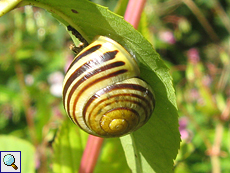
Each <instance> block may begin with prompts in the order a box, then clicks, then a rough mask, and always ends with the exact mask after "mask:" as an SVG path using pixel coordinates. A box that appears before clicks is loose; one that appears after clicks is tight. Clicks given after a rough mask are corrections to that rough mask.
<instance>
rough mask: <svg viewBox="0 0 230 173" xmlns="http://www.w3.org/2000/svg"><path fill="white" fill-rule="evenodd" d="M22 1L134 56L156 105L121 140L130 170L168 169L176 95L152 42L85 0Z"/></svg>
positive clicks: (175, 144) (176, 139)
mask: <svg viewBox="0 0 230 173" xmlns="http://www.w3.org/2000/svg"><path fill="white" fill-rule="evenodd" d="M23 5H34V6H38V7H41V8H45V9H46V10H48V11H49V12H51V13H52V15H53V16H54V17H56V18H57V19H58V20H59V21H60V22H61V23H63V24H64V25H65V26H69V25H70V26H72V27H73V28H75V29H76V30H77V31H78V32H79V33H80V34H81V35H82V36H83V37H84V38H85V39H86V40H87V41H88V42H91V41H92V39H93V38H94V37H95V36H96V35H104V36H108V37H110V38H112V39H114V40H116V41H117V42H119V43H120V44H121V45H123V46H124V47H125V48H126V49H127V50H128V51H129V52H130V53H131V54H132V55H133V56H134V57H135V58H136V59H137V60H138V62H139V66H140V70H141V77H142V78H143V79H144V80H146V81H147V82H148V83H149V84H150V85H151V86H152V88H153V90H154V92H155V96H156V108H155V111H154V113H153V116H152V118H151V119H150V121H149V122H148V123H147V124H146V125H145V126H143V127H142V128H141V129H140V130H138V131H136V132H135V133H133V135H132V138H131V136H129V135H127V136H125V137H123V138H121V141H122V144H123V146H124V149H125V152H126V157H127V160H128V163H129V166H130V168H131V169H132V171H133V172H138V173H141V172H148V173H149V172H160V173H162V172H163V173H164V172H167V173H168V172H172V168H173V159H175V157H176V155H177V152H178V149H179V143H180V135H179V130H178V114H177V107H176V97H175V93H174V88H173V86H172V79H171V77H170V75H169V72H168V68H167V67H166V66H165V65H164V63H163V61H162V60H161V59H160V57H159V55H158V54H157V53H156V51H155V50H154V49H153V47H152V45H151V44H150V43H149V42H148V41H147V40H146V39H145V38H144V37H143V36H142V35H141V34H140V33H139V32H138V31H136V30H135V29H134V28H133V27H132V26H131V25H130V24H129V23H127V22H126V21H125V20H124V19H123V18H122V17H120V16H119V15H116V14H114V13H112V12H110V11H109V10H108V9H107V8H105V7H102V6H99V5H95V4H93V3H91V2H89V1H86V0H68V1H62V0H56V1H53V0H36V1H35V0H25V1H22V2H21V3H19V5H18V6H23ZM72 38H74V37H72ZM74 41H75V42H77V41H76V39H74ZM63 158H64V157H63ZM63 158H62V159H63ZM69 161H70V160H69ZM64 162H67V160H64Z"/></svg>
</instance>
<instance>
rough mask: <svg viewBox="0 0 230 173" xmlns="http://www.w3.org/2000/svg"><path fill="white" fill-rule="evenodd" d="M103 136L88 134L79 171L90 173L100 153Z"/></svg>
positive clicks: (80, 172)
mask: <svg viewBox="0 0 230 173" xmlns="http://www.w3.org/2000/svg"><path fill="white" fill-rule="evenodd" d="M102 143H103V138H100V137H96V136H92V135H89V138H88V141H87V144H86V148H85V150H84V153H83V156H82V159H81V165H80V169H79V173H92V172H93V170H94V167H95V165H96V163H97V158H98V156H99V154H100V150H101V146H102Z"/></svg>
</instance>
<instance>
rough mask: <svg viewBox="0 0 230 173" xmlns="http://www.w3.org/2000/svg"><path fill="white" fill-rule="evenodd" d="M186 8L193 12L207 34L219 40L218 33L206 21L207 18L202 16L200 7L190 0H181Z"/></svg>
mask: <svg viewBox="0 0 230 173" xmlns="http://www.w3.org/2000/svg"><path fill="white" fill-rule="evenodd" d="M182 1H183V2H184V3H185V4H186V5H187V7H188V8H190V10H191V11H192V12H193V14H194V15H195V16H196V17H197V19H198V21H199V22H200V24H201V25H202V26H203V28H204V29H205V31H206V32H207V34H208V35H209V36H210V38H211V39H212V40H213V41H214V42H217V41H219V37H218V35H217V34H216V33H215V31H214V29H213V28H212V26H211V25H210V23H209V22H208V20H207V19H206V18H205V17H204V15H203V14H202V12H201V11H200V9H199V8H198V7H197V6H196V4H195V3H194V2H193V1H192V0H182Z"/></svg>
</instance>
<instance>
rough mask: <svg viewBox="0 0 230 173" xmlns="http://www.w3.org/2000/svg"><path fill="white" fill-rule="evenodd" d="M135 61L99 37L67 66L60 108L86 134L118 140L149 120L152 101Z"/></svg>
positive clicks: (106, 39) (119, 48)
mask: <svg viewBox="0 0 230 173" xmlns="http://www.w3.org/2000/svg"><path fill="white" fill-rule="evenodd" d="M139 76H140V70H139V67H138V65H137V62H136V60H135V59H134V58H133V57H132V56H131V55H130V53H128V52H127V50H126V49H125V48H124V47H122V46H121V45H120V44H119V43H117V42H116V41H114V40H112V39H110V38H108V37H105V36H98V37H96V38H95V39H94V41H93V42H92V43H91V44H89V45H88V46H87V47H85V48H84V49H83V50H82V51H81V52H80V53H79V54H78V55H77V56H76V57H75V58H74V60H73V62H72V63H71V64H70V66H69V68H68V70H67V72H66V76H65V78H64V82H63V104H64V108H65V110H66V112H67V114H68V116H69V117H70V119H71V120H72V121H73V122H74V123H75V124H77V125H78V126H79V127H80V128H81V129H83V130H84V131H86V132H87V133H89V134H92V135H95V136H99V137H105V138H106V137H120V136H123V135H126V134H128V133H131V132H133V131H135V130H137V129H138V128H140V127H141V126H142V125H144V124H145V123H146V122H147V121H148V120H149V118H150V116H151V114H152V112H153V110H154V107H155V98H154V93H153V91H152V89H151V87H150V86H149V85H148V84H147V83H146V82H145V81H143V80H142V79H140V78H139Z"/></svg>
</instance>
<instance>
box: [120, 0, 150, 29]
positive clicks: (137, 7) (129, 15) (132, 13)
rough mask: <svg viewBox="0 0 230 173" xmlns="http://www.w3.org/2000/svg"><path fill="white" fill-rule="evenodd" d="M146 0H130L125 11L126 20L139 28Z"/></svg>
mask: <svg viewBox="0 0 230 173" xmlns="http://www.w3.org/2000/svg"><path fill="white" fill-rule="evenodd" d="M145 3H146V0H130V1H129V3H128V6H127V9H126V12H125V17H124V18H125V20H126V21H127V22H129V23H130V24H131V25H133V27H134V28H135V29H137V27H138V24H139V21H140V18H141V13H142V11H143V9H144V6H145Z"/></svg>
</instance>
